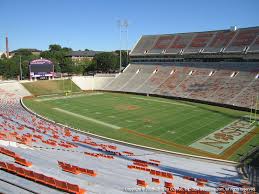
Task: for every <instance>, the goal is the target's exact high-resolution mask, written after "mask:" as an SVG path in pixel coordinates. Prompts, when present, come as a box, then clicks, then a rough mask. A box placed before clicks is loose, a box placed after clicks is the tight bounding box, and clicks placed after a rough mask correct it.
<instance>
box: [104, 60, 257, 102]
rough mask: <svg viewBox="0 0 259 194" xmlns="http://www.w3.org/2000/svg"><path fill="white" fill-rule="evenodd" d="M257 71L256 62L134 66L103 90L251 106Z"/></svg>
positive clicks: (254, 94)
mask: <svg viewBox="0 0 259 194" xmlns="http://www.w3.org/2000/svg"><path fill="white" fill-rule="evenodd" d="M258 72H259V63H256V62H251V63H247V62H246V63H242V62H236V63H235V62H221V63H217V62H214V63H208V62H207V63H206V62H189V63H180V62H178V63H177V62H175V63H173V64H152V63H151V64H131V65H129V67H128V68H127V69H126V70H125V71H124V72H123V73H121V74H120V76H119V77H118V78H116V79H115V80H114V81H113V82H111V83H110V84H109V85H108V87H106V88H103V89H104V90H114V91H125V92H137V93H148V94H158V95H164V96H174V97H182V98H190V99H196V100H203V101H208V102H217V103H221V104H230V105H235V106H240V107H251V105H255V97H256V95H257V93H258V91H259V88H258V82H259V79H258V78H256V75H257V74H258ZM252 98H253V100H252ZM252 101H253V102H252Z"/></svg>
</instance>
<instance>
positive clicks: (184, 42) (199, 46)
mask: <svg viewBox="0 0 259 194" xmlns="http://www.w3.org/2000/svg"><path fill="white" fill-rule="evenodd" d="M258 35H259V28H258V27H251V28H240V29H237V30H233V29H229V30H219V31H208V32H191V33H182V34H181V33H178V34H170V35H169V34H168V35H152V36H149V35H145V36H142V37H141V38H140V40H139V41H138V42H137V44H136V46H135V47H134V48H133V50H132V52H131V56H134V55H144V54H146V55H152V54H175V55H177V54H190V53H199V52H201V53H219V52H224V53H242V52H255V51H258Z"/></svg>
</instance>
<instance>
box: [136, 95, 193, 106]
mask: <svg viewBox="0 0 259 194" xmlns="http://www.w3.org/2000/svg"><path fill="white" fill-rule="evenodd" d="M131 98H134V99H138V100H147V101H153V102H162V103H166V104H174V105H179V106H189V107H196V106H194V105H189V104H183V103H177V102H167V101H163V100H155V99H148V98H141V97H134V96H132V97H131Z"/></svg>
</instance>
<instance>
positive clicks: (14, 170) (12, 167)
mask: <svg viewBox="0 0 259 194" xmlns="http://www.w3.org/2000/svg"><path fill="white" fill-rule="evenodd" d="M7 170H8V171H9V172H14V173H15V172H16V167H15V165H13V164H10V163H7Z"/></svg>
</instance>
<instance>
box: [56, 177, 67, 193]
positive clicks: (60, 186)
mask: <svg viewBox="0 0 259 194" xmlns="http://www.w3.org/2000/svg"><path fill="white" fill-rule="evenodd" d="M55 184H56V188H58V189H62V190H64V191H68V187H67V183H66V182H65V181H60V180H57V179H55Z"/></svg>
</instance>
